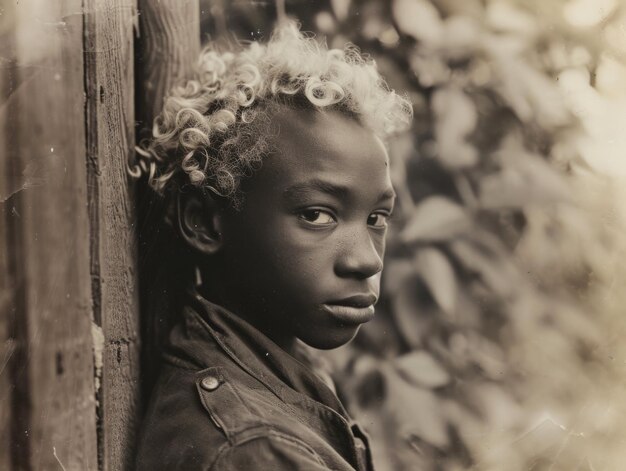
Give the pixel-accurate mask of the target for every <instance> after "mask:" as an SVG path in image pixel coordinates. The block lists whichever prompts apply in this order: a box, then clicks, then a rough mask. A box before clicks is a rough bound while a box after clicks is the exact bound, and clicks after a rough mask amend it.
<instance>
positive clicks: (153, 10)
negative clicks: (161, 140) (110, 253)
mask: <svg viewBox="0 0 626 471" xmlns="http://www.w3.org/2000/svg"><path fill="white" fill-rule="evenodd" d="M139 12H140V16H139V19H140V21H139V25H140V39H139V47H138V48H137V49H136V51H137V57H136V77H137V90H138V96H137V107H136V110H137V117H138V120H139V127H138V129H139V130H140V133H143V134H145V133H146V131H149V130H151V126H152V120H153V119H154V117H155V116H156V115H157V114H158V112H159V111H160V109H161V107H162V105H163V98H164V96H165V95H166V93H167V92H168V90H169V89H170V88H171V87H172V86H173V85H174V84H175V83H176V82H178V81H179V80H180V79H182V78H184V77H186V76H188V75H189V72H190V68H191V66H192V65H193V64H194V62H195V60H196V58H197V56H198V54H199V51H200V7H199V4H198V0H139ZM140 135H141V134H140ZM138 210H139V242H140V245H139V261H140V267H139V268H140V269H139V272H140V276H139V279H140V283H141V311H142V312H141V319H142V338H143V358H144V361H143V362H142V375H143V385H144V386H145V387H144V390H145V393H146V395H145V396H144V399H145V400H147V398H148V394H149V391H150V388H151V386H152V384H153V382H154V380H155V375H156V373H157V370H158V364H157V363H158V358H159V347H160V346H161V344H162V341H163V338H164V337H165V335H166V334H167V331H168V330H169V327H170V325H171V320H172V316H173V315H175V314H176V313H175V310H176V308H175V303H173V302H172V301H173V299H172V298H173V294H174V292H175V291H177V289H176V288H174V287H173V286H175V285H177V284H178V285H180V283H181V280H180V276H181V275H180V273H179V272H178V270H176V269H170V270H168V268H167V267H170V268H171V267H172V264H175V263H176V256H175V255H173V250H174V249H173V243H174V239H175V238H174V236H173V234H172V232H171V231H170V230H169V228H168V227H166V226H165V225H164V224H163V223H162V218H163V206H162V202H160V201H159V200H158V198H155V197H154V195H153V194H152V192H151V190H150V189H148V188H145V187H143V188H142V189H141V191H140V192H139V198H138ZM173 272H176V273H173Z"/></svg>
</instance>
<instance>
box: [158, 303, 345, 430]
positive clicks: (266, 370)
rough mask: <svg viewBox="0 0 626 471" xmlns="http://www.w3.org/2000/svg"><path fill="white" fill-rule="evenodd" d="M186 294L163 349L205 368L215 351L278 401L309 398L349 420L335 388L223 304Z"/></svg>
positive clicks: (305, 400) (209, 363) (308, 401)
mask: <svg viewBox="0 0 626 471" xmlns="http://www.w3.org/2000/svg"><path fill="white" fill-rule="evenodd" d="M189 298H190V300H189V303H188V305H187V306H186V307H185V308H184V310H183V319H182V323H181V324H179V325H178V326H176V327H175V328H174V330H173V331H172V333H171V335H170V343H169V348H168V351H169V352H171V353H174V354H175V356H177V357H178V358H180V359H183V358H184V359H187V360H188V361H190V362H191V363H193V364H195V366H197V367H199V368H208V367H210V366H214V365H213V364H212V360H213V359H214V358H215V354H216V351H218V352H219V351H221V352H223V353H225V354H226V355H227V356H229V357H230V358H231V359H232V360H233V361H234V362H235V363H236V364H238V365H239V366H240V367H241V368H242V369H244V370H245V371H247V372H248V373H249V374H250V375H252V376H254V377H255V378H256V379H257V380H258V381H260V382H261V383H263V384H264V385H265V386H266V387H267V388H268V389H269V390H270V391H272V392H273V393H274V394H275V395H276V396H278V397H279V398H280V399H281V400H283V401H284V402H286V403H310V402H314V403H317V405H321V406H323V407H324V408H327V409H331V410H332V411H334V413H336V414H337V415H339V416H340V417H341V418H342V419H343V420H345V421H346V422H351V420H350V418H349V417H348V414H347V412H346V411H345V409H344V407H343V405H342V404H341V402H340V401H339V399H338V398H337V396H336V395H335V393H334V392H333V391H332V390H331V389H330V388H329V387H328V386H327V385H326V384H325V383H324V381H322V379H321V378H320V377H319V376H318V375H316V374H315V373H314V372H313V371H312V369H311V367H310V366H307V365H305V364H304V363H303V362H302V361H299V360H298V359H296V358H294V357H293V356H292V355H290V354H289V353H287V352H285V351H284V350H283V349H282V348H280V347H279V346H278V345H276V344H275V343H274V342H273V341H272V340H270V339H269V338H268V337H267V336H265V335H264V334H263V333H261V332H260V331H259V330H257V329H256V328H255V327H253V326H252V325H251V324H249V323H247V322H246V321H244V320H243V319H241V318H239V317H238V316H237V315H235V314H233V313H232V312H230V311H228V310H227V309H225V308H223V307H221V306H219V305H217V304H214V303H212V302H210V301H208V300H206V299H204V298H203V297H202V296H200V295H199V294H198V293H196V292H193V293H190V296H189ZM303 360H304V358H303Z"/></svg>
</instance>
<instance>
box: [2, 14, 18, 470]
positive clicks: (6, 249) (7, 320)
mask: <svg viewBox="0 0 626 471" xmlns="http://www.w3.org/2000/svg"><path fill="white" fill-rule="evenodd" d="M4 13H5V14H6V16H7V17H8V18H7V19H8V20H9V21H11V20H13V18H14V8H13V4H11V5H8V6H7V9H6V10H5V12H4ZM0 28H2V31H10V23H9V22H8V21H7V22H0ZM14 39H15V38H14V35H8V34H7V35H5V36H4V38H3V41H4V53H5V54H6V55H5V56H4V59H5V63H4V67H3V68H2V69H0V107H1V108H0V109H1V110H2V111H0V443H2V444H10V443H11V442H12V440H11V424H12V418H13V415H14V414H13V400H12V397H13V393H14V387H13V381H12V378H11V376H12V375H11V369H12V368H11V367H12V365H13V364H14V362H13V361H12V359H13V356H14V353H15V345H16V342H15V339H14V332H13V325H14V322H13V316H14V313H15V287H14V286H13V281H14V279H13V277H12V276H11V273H12V266H11V265H12V262H13V257H12V256H11V253H10V252H11V248H12V246H13V240H12V239H13V237H12V236H13V234H12V233H11V232H12V231H11V230H10V229H11V224H10V221H11V218H12V217H13V216H12V211H11V210H12V208H13V198H12V194H13V193H14V192H15V190H16V188H15V185H16V184H18V185H19V183H17V180H18V179H17V178H14V177H13V172H14V169H13V165H12V162H11V161H10V160H9V159H6V158H2V156H6V155H7V153H8V150H9V149H8V142H7V139H6V136H7V132H8V131H9V130H10V124H9V123H10V117H9V114H8V109H9V104H8V100H9V97H10V96H11V91H12V88H13V84H12V82H13V77H12V71H13V68H14V60H13V58H12V57H11V56H12V55H14V51H15V44H14ZM0 469H11V447H10V446H1V447H0Z"/></svg>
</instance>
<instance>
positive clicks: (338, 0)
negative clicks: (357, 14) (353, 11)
mask: <svg viewBox="0 0 626 471" xmlns="http://www.w3.org/2000/svg"><path fill="white" fill-rule="evenodd" d="M350 3H351V0H331V2H330V4H331V6H332V8H333V12H334V13H335V16H336V17H337V19H338V20H339V21H344V20H345V19H346V18H347V17H348V13H349V11H350Z"/></svg>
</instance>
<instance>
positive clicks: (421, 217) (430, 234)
mask: <svg viewBox="0 0 626 471" xmlns="http://www.w3.org/2000/svg"><path fill="white" fill-rule="evenodd" d="M470 227H471V221H470V218H469V216H468V215H467V214H466V212H465V210H464V209H463V207H461V206H459V205H458V204H456V203H454V202H452V201H451V200H449V199H447V198H444V197H442V196H431V197H429V198H426V199H424V200H423V201H422V202H421V203H420V204H419V205H418V206H417V208H416V209H415V210H414V212H413V215H412V216H411V218H410V219H409V221H408V222H407V224H406V227H405V228H404V229H403V230H402V232H401V234H400V237H401V238H402V239H403V240H404V241H405V242H408V243H411V242H419V241H442V240H450V239H452V238H454V237H455V236H457V235H458V234H460V233H462V232H464V231H467V230H468V229H469V228H470Z"/></svg>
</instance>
